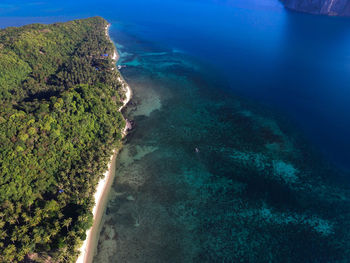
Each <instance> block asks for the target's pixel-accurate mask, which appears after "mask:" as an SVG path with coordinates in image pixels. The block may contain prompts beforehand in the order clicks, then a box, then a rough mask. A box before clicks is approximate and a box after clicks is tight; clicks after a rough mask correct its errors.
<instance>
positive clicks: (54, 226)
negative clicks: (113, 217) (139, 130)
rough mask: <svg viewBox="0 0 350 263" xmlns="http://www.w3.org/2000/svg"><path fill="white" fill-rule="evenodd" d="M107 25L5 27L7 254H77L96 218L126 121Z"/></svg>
mask: <svg viewBox="0 0 350 263" xmlns="http://www.w3.org/2000/svg"><path fill="white" fill-rule="evenodd" d="M106 26H107V22H106V21H105V20H104V19H102V18H100V17H94V18H89V19H84V20H76V21H72V22H67V23H57V24H52V25H41V24H34V25H28V26H24V27H20V28H14V27H11V28H7V29H4V30H0V262H6V263H8V262H19V261H23V260H24V259H31V260H33V262H43V261H45V260H49V261H52V262H74V260H75V259H76V257H77V248H78V247H79V246H80V245H81V243H82V240H84V239H85V232H86V230H87V229H88V228H89V226H91V224H92V212H91V210H92V207H93V205H94V200H93V193H94V190H95V187H96V185H97V182H98V180H99V179H100V178H101V176H102V175H103V173H104V171H105V170H106V168H107V163H108V161H109V157H110V155H111V154H112V150H113V149H114V148H117V147H119V146H120V139H121V129H122V128H123V127H124V125H125V123H124V119H123V117H122V115H121V113H120V112H118V108H119V107H120V106H121V104H122V103H121V99H120V98H121V97H122V96H123V94H121V89H119V83H118V73H117V72H116V71H114V70H111V68H112V67H113V66H114V65H113V61H112V59H111V54H113V52H114V46H113V44H112V43H111V42H110V41H109V39H108V38H107V37H106V35H105V27H106ZM104 54H109V55H108V56H104Z"/></svg>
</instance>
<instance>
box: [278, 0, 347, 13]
mask: <svg viewBox="0 0 350 263" xmlns="http://www.w3.org/2000/svg"><path fill="white" fill-rule="evenodd" d="M281 2H282V3H283V4H284V5H285V6H286V7H287V8H289V9H291V10H295V11H300V12H306V13H312V14H321V15H330V16H350V0H281Z"/></svg>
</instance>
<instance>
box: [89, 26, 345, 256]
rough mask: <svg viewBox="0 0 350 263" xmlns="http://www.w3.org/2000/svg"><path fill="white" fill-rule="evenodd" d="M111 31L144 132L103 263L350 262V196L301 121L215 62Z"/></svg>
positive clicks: (135, 136) (112, 218) (102, 247)
mask: <svg viewBox="0 0 350 263" xmlns="http://www.w3.org/2000/svg"><path fill="white" fill-rule="evenodd" d="M111 35H112V37H113V39H117V40H118V44H117V47H118V49H119V52H120V54H121V59H120V61H119V64H120V65H121V66H122V69H121V72H122V74H123V76H124V77H125V78H126V80H127V81H128V82H129V84H130V86H131V87H132V89H133V91H134V98H133V99H132V102H131V104H130V105H129V106H128V108H127V110H126V112H125V115H126V117H127V118H128V119H131V120H134V121H135V125H136V126H135V129H134V131H132V133H131V134H130V135H129V136H128V137H127V143H126V145H125V147H124V149H123V150H122V152H121V153H120V155H119V157H118V160H117V167H118V168H117V173H116V174H117V175H116V179H115V182H114V185H113V187H112V191H111V194H110V201H109V203H108V206H107V210H106V215H105V218H104V223H103V227H102V231H101V236H100V240H99V244H98V251H97V255H96V256H95V258H94V262H97V263H99V262H101V263H102V262H338V261H339V262H342V261H341V260H345V261H343V262H347V259H348V256H349V235H348V234H347V231H344V230H345V229H347V227H348V222H349V221H348V219H349V211H350V210H349V197H350V195H349V194H350V193H349V191H348V189H347V187H344V185H341V184H340V182H342V179H341V178H342V177H341V174H338V172H336V171H335V170H334V168H332V167H331V166H330V165H328V164H327V162H325V161H324V159H323V158H322V157H321V156H320V155H318V154H317V152H315V150H314V149H313V147H312V146H311V145H310V144H309V143H308V141H307V140H306V139H305V138H304V136H303V135H302V134H301V133H300V131H298V130H297V129H295V128H294V125H293V122H290V121H289V120H288V119H286V118H285V116H284V115H280V114H278V113H276V112H275V111H271V110H266V107H262V106H259V105H258V104H257V103H256V102H254V103H253V102H252V101H248V100H246V99H243V98H241V97H238V96H236V95H234V93H231V92H227V90H226V89H225V87H226V85H227V83H226V82H225V81H224V80H221V79H220V73H218V72H216V71H215V70H214V69H212V68H211V67H210V66H209V65H208V64H206V63H205V62H199V61H198V60H194V59H193V57H191V56H189V55H188V54H186V53H184V52H181V51H178V50H172V49H166V48H161V47H159V46H157V45H154V44H153V43H150V42H147V41H144V40H142V39H139V38H136V37H135V36H134V35H132V34H129V32H125V29H124V26H123V25H118V24H115V25H114V26H113V27H112V28H111ZM214 87H215V88H214Z"/></svg>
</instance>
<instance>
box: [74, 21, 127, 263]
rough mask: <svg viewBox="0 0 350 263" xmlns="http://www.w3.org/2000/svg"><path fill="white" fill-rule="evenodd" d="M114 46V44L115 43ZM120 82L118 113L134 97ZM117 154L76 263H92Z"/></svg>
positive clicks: (98, 191)
mask: <svg viewBox="0 0 350 263" xmlns="http://www.w3.org/2000/svg"><path fill="white" fill-rule="evenodd" d="M109 27H110V24H108V25H107V26H106V28H105V33H106V36H107V38H108V39H109V40H110V41H111V42H112V43H113V41H112V39H111V38H110V36H109ZM113 45H114V43H113ZM112 59H113V61H114V62H115V63H116V62H117V61H118V59H119V55H118V52H117V50H116V48H114V54H113V57H112ZM112 69H113V70H117V69H116V67H113V68H112ZM118 81H119V82H120V83H121V86H122V88H123V90H124V92H125V93H124V94H125V99H124V100H123V105H122V106H121V107H120V108H119V109H118V111H122V109H123V108H124V107H125V106H126V105H127V104H128V102H129V101H130V100H131V97H132V91H131V89H130V87H129V85H128V84H127V83H126V81H125V80H124V78H123V77H122V76H121V74H120V77H118ZM126 134H127V125H125V127H124V130H123V131H122V136H123V138H124V137H125V135H126ZM117 153H118V152H116V151H115V150H113V155H112V156H111V157H110V161H109V163H108V169H107V171H106V172H105V173H104V177H103V178H102V179H100V181H99V182H98V184H97V187H96V192H95V194H94V199H95V206H94V207H93V210H92V214H93V224H92V226H91V228H90V229H88V230H87V231H86V239H85V240H84V243H83V244H82V246H81V247H80V249H79V251H80V254H79V257H78V259H77V260H76V263H90V262H92V259H93V256H94V255H93V253H94V251H95V248H96V246H97V240H96V237H97V236H98V234H99V226H100V223H101V219H102V216H103V212H104V209H105V207H106V206H105V205H106V203H107V199H108V198H107V197H108V192H109V191H108V189H109V188H110V187H111V186H112V183H113V179H114V175H115V165H116V163H115V158H116V156H117Z"/></svg>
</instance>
